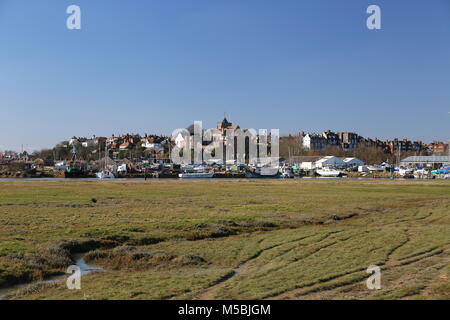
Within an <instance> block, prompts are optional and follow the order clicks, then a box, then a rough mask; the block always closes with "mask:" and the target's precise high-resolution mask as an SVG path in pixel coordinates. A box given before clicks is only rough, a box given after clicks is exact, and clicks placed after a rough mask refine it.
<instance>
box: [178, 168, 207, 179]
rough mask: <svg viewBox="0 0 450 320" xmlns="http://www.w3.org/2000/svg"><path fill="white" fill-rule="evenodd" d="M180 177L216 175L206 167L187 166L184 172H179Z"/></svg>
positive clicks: (203, 177)
mask: <svg viewBox="0 0 450 320" xmlns="http://www.w3.org/2000/svg"><path fill="white" fill-rule="evenodd" d="M178 177H180V178H182V179H183V178H185V179H186V178H194V179H205V178H207V179H209V178H212V177H214V172H209V171H208V170H207V169H206V168H205V167H203V166H200V167H185V168H184V170H183V172H181V173H179V174H178Z"/></svg>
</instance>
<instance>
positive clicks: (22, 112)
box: [0, 0, 450, 150]
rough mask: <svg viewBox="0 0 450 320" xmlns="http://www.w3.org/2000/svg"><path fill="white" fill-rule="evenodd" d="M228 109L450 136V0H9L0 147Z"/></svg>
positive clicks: (213, 117) (2, 33)
mask: <svg viewBox="0 0 450 320" xmlns="http://www.w3.org/2000/svg"><path fill="white" fill-rule="evenodd" d="M71 4H77V5H79V6H80V7H81V10H82V30H79V31H70V30H68V29H67V28H66V19H67V16H68V15H67V14H66V12H65V11H66V8H67V6H69V5H71ZM370 4H377V5H379V6H380V7H381V10H382V30H377V31H370V30H368V29H367V28H366V18H367V16H368V15H367V14H366V8H367V7H368V6H369V5H370ZM224 112H227V113H228V115H229V118H230V120H231V121H232V122H234V123H236V124H239V125H241V127H247V128H255V129H258V128H267V129H271V128H279V129H280V131H281V133H282V134H283V133H284V134H285V133H296V132H298V131H301V130H304V131H315V132H320V131H323V130H326V129H332V130H336V131H356V132H358V133H359V134H361V135H363V136H367V137H378V138H382V139H385V138H394V137H408V138H411V139H422V140H424V141H430V140H433V139H440V140H444V139H449V138H450V114H449V112H450V2H449V1H448V0H429V1H411V0H396V1H383V0H371V1H365V0H345V1H343V0H304V1H303V0H302V1H300V0H278V1H276V0H145V1H144V0H132V1H124V0H120V1H119V0H109V1H107V0H71V1H65V0H58V1H56V0H35V1H29V0H0V114H1V121H0V150H2V149H16V150H19V149H20V146H21V145H22V144H24V145H25V146H27V147H28V148H30V149H37V148H43V147H50V146H53V145H54V144H55V143H57V142H59V141H61V140H64V139H67V138H69V137H71V136H73V135H76V136H91V135H93V134H96V135H98V136H99V135H104V136H106V135H110V134H111V133H116V134H117V133H126V132H136V133H144V132H149V133H166V134H170V133H171V132H172V130H174V129H176V128H179V127H185V126H187V125H188V124H189V123H192V122H193V121H194V120H203V122H204V126H205V127H212V126H214V125H215V122H217V121H219V120H221V119H222V118H223V115H224Z"/></svg>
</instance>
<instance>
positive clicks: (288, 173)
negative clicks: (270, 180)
mask: <svg viewBox="0 0 450 320" xmlns="http://www.w3.org/2000/svg"><path fill="white" fill-rule="evenodd" d="M280 173H281V177H282V178H284V179H291V178H294V172H293V170H292V169H291V168H290V167H287V166H283V167H281V168H280Z"/></svg>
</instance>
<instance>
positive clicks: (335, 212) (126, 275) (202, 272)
mask: <svg viewBox="0 0 450 320" xmlns="http://www.w3.org/2000/svg"><path fill="white" fill-rule="evenodd" d="M80 252H83V253H86V256H85V257H86V260H88V262H89V263H90V264H93V265H98V266H102V267H103V268H104V269H105V271H104V272H97V273H91V274H89V275H86V276H84V277H83V278H82V289H81V290H68V289H67V288H66V287H65V283H56V284H48V283H47V284H42V283H36V281H41V280H43V279H46V278H48V277H50V276H52V275H56V274H61V273H62V272H64V271H65V269H66V267H67V266H68V265H70V264H73V261H71V260H72V257H73V254H75V253H80ZM370 265H378V266H380V267H381V269H382V288H381V290H368V289H367V287H366V285H365V281H366V279H367V277H368V276H369V275H368V274H367V273H366V268H367V267H368V266H370ZM449 278H450V183H449V182H445V181H440V182H439V181H346V180H320V181H319V180H290V181H283V180H264V181H261V180H259V181H258V180H242V181H241V180H236V181H233V180H211V181H172V180H167V181H165V180H162V181H155V180H152V181H110V182H100V181H14V182H10V181H9V182H0V288H7V287H10V286H12V285H14V284H17V283H21V282H22V283H24V282H27V283H28V282H29V283H32V284H31V285H30V286H25V287H22V288H21V289H20V290H19V291H17V292H16V293H14V294H11V292H9V293H8V295H7V296H6V298H9V299H449V298H450V280H449ZM0 293H1V291H0ZM0 295H1V294H0Z"/></svg>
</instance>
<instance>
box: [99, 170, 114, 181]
mask: <svg viewBox="0 0 450 320" xmlns="http://www.w3.org/2000/svg"><path fill="white" fill-rule="evenodd" d="M96 176H97V178H99V179H102V180H103V179H115V178H116V177H115V176H114V174H113V173H112V172H111V171H108V170H102V171H100V172H97V173H96Z"/></svg>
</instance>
